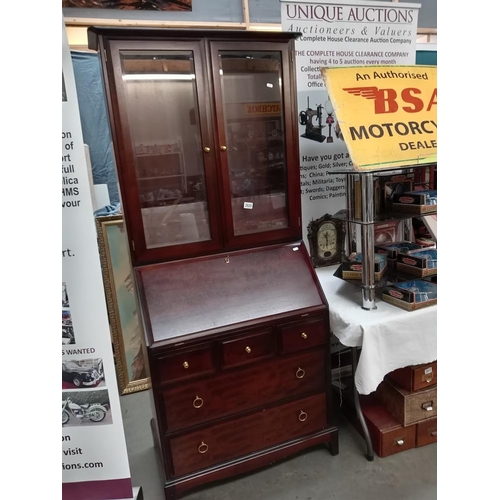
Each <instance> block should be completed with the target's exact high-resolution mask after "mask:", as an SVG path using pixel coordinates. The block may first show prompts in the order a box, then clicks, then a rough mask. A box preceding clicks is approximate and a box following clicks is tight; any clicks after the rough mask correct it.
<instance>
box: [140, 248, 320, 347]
mask: <svg viewBox="0 0 500 500" xmlns="http://www.w3.org/2000/svg"><path fill="white" fill-rule="evenodd" d="M300 247H303V243H301V244H300ZM303 252H305V248H299V245H279V246H276V247H272V248H263V249H259V250H256V251H252V252H245V251H240V252H233V253H230V254H228V255H217V256H210V257H207V258H201V259H192V260H186V261H180V262H177V261H176V262H168V263H164V264H157V265H154V266H145V267H142V268H140V269H138V270H137V272H138V275H139V277H140V282H141V284H142V287H141V288H142V289H143V296H144V304H143V307H144V308H145V309H146V311H145V312H146V314H147V316H148V319H149V322H150V327H151V336H152V340H153V341H154V342H158V341H161V340H164V339H167V338H174V337H179V336H185V335H189V334H192V333H196V332H200V331H207V330H210V329H213V328H218V327H222V326H227V325H231V324H234V323H239V322H243V321H249V320H256V319H262V318H265V317H268V316H273V315H276V314H282V313H286V312H292V311H295V310H300V309H306V308H310V307H315V306H321V305H322V304H323V302H322V299H321V297H320V295H319V293H318V289H317V287H316V284H315V282H314V280H313V278H312V277H311V272H310V270H309V268H308V266H307V263H306V261H305V258H307V257H305V256H304V253H303Z"/></svg>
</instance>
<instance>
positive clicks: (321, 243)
mask: <svg viewBox="0 0 500 500" xmlns="http://www.w3.org/2000/svg"><path fill="white" fill-rule="evenodd" d="M336 253H337V228H336V226H335V224H333V223H332V222H325V223H324V224H322V225H321V227H320V228H319V229H318V256H319V257H322V258H329V257H331V256H332V255H335V254H336Z"/></svg>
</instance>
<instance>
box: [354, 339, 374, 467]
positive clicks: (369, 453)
mask: <svg viewBox="0 0 500 500" xmlns="http://www.w3.org/2000/svg"><path fill="white" fill-rule="evenodd" d="M357 351H358V349H357V347H352V348H351V355H352V360H351V362H352V373H353V377H355V376H356V368H357V367H358V352H357ZM353 399H354V406H355V408H356V415H357V416H358V420H359V422H360V424H361V428H362V430H363V434H364V436H365V443H366V459H367V460H368V461H369V462H373V458H374V457H373V446H372V440H371V438H370V433H369V432H368V427H367V426H366V422H365V417H364V416H363V412H362V411H361V405H360V404H359V394H358V390H357V389H356V381H355V380H354V383H353Z"/></svg>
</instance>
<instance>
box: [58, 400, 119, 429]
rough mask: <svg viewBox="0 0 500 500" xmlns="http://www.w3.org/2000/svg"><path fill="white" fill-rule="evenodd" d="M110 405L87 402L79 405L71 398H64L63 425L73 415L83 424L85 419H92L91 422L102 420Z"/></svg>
mask: <svg viewBox="0 0 500 500" xmlns="http://www.w3.org/2000/svg"><path fill="white" fill-rule="evenodd" d="M108 410H109V405H107V404H104V405H102V404H99V403H93V404H90V403H87V404H82V405H79V404H77V403H74V402H73V401H71V399H70V398H67V399H65V400H63V402H62V425H65V424H67V423H68V422H69V419H70V418H71V415H73V417H75V418H77V419H78V423H79V424H81V423H82V422H84V421H85V420H90V421H91V422H102V421H103V420H104V418H105V417H106V414H107V413H108Z"/></svg>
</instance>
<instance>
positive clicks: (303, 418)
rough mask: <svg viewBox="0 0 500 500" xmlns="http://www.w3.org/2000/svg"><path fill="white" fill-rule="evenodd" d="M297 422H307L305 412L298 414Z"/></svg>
mask: <svg viewBox="0 0 500 500" xmlns="http://www.w3.org/2000/svg"><path fill="white" fill-rule="evenodd" d="M299 420H300V421H301V422H305V421H306V420H307V413H306V412H305V411H301V412H300V413H299Z"/></svg>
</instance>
